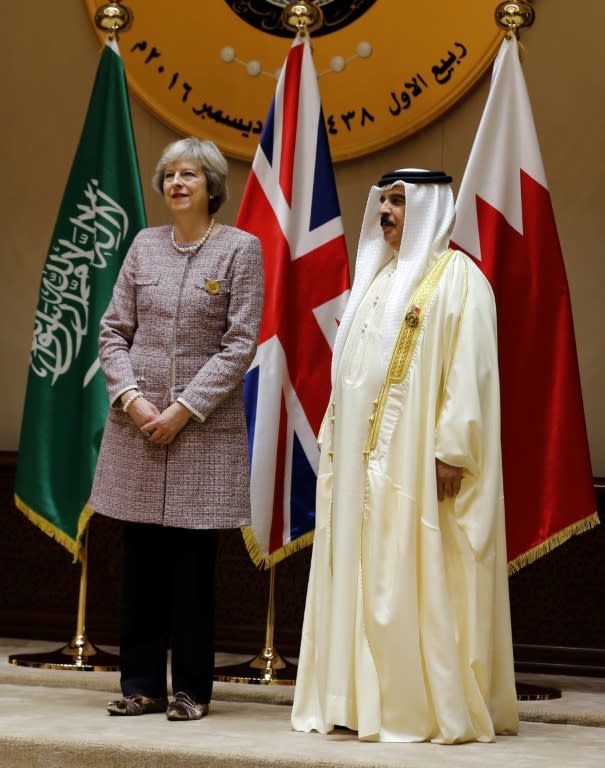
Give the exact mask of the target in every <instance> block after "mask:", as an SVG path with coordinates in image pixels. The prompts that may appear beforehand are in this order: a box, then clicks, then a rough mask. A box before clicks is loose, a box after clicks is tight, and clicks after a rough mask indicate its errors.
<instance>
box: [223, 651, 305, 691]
mask: <svg viewBox="0 0 605 768" xmlns="http://www.w3.org/2000/svg"><path fill="white" fill-rule="evenodd" d="M296 669H297V667H296V664H292V663H290V662H289V661H287V660H286V659H283V658H282V657H281V656H280V655H279V653H277V651H276V650H275V648H264V649H263V650H262V651H261V652H260V653H259V654H258V655H257V656H255V657H254V658H252V659H250V660H249V661H244V662H243V663H241V664H229V665H227V666H224V667H215V668H214V679H215V680H217V681H218V682H221V683H248V684H250V685H294V683H295V682H296Z"/></svg>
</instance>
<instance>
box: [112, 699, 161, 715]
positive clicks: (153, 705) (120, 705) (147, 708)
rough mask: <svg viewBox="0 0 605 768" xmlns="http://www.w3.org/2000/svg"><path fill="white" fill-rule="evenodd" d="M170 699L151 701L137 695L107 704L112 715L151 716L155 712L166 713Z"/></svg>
mask: <svg viewBox="0 0 605 768" xmlns="http://www.w3.org/2000/svg"><path fill="white" fill-rule="evenodd" d="M167 706H168V699H166V698H161V699H150V698H149V697H148V696H141V695H140V694H136V695H134V696H124V697H123V698H121V699H115V701H110V702H109V703H108V704H107V711H108V712H109V714H110V715H149V714H151V713H153V712H165V711H166V707H167Z"/></svg>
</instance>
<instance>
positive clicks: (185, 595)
mask: <svg viewBox="0 0 605 768" xmlns="http://www.w3.org/2000/svg"><path fill="white" fill-rule="evenodd" d="M217 545H218V531H214V530H196V531H194V530H189V529H185V528H164V527H162V526H160V525H147V524H144V523H129V522H127V523H125V524H124V575H123V591H122V629H121V639H120V665H121V683H122V691H123V693H124V695H125V696H131V695H134V694H142V695H144V696H150V697H152V698H159V697H163V696H166V694H167V685H166V677H167V661H168V649H169V648H171V649H172V657H171V668H172V690H173V692H174V693H176V692H177V691H183V692H185V693H187V694H189V696H191V698H192V699H193V700H194V701H197V702H201V703H207V702H209V701H210V696H211V694H212V680H213V674H214V602H215V597H214V570H215V562H216V551H217Z"/></svg>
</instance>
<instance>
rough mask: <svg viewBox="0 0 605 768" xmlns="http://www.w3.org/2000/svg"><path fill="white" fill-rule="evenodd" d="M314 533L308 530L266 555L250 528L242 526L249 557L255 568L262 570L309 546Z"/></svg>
mask: <svg viewBox="0 0 605 768" xmlns="http://www.w3.org/2000/svg"><path fill="white" fill-rule="evenodd" d="M314 533H315V531H308V532H307V533H305V534H303V535H302V536H299V537H298V538H297V539H295V540H294V541H291V542H289V543H288V544H285V545H284V546H283V547H281V549H278V550H277V551H276V552H273V553H272V554H271V555H269V556H267V555H265V553H264V552H263V551H262V549H261V548H260V546H259V544H258V542H257V540H256V536H255V535H254V531H253V530H252V528H251V527H250V526H249V525H247V526H245V527H243V528H242V536H243V537H244V543H245V545H246V549H247V550H248V554H249V555H250V559H251V560H252V562H253V563H254V565H255V566H256V567H257V568H260V569H262V570H267V569H269V568H272V567H273V566H274V565H277V563H279V562H281V561H282V560H285V559H286V558H287V557H288V556H289V555H292V554H294V552H299V551H300V550H301V549H304V548H305V547H308V546H310V545H311V544H312V543H313V534H314Z"/></svg>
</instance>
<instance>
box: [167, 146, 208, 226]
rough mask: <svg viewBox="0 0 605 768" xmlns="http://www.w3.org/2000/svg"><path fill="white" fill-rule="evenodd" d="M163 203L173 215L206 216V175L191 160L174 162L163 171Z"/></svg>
mask: <svg viewBox="0 0 605 768" xmlns="http://www.w3.org/2000/svg"><path fill="white" fill-rule="evenodd" d="M163 187H164V201H165V203H166V206H167V207H168V210H169V211H171V212H172V213H173V214H175V215H176V214H178V213H198V214H199V215H200V216H207V215H208V202H209V197H208V188H207V185H206V174H205V173H204V172H203V171H202V170H201V168H199V166H198V165H197V163H195V162H193V161H192V160H187V159H184V160H175V162H173V163H170V164H169V165H167V166H166V168H165V170H164V184H163Z"/></svg>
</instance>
